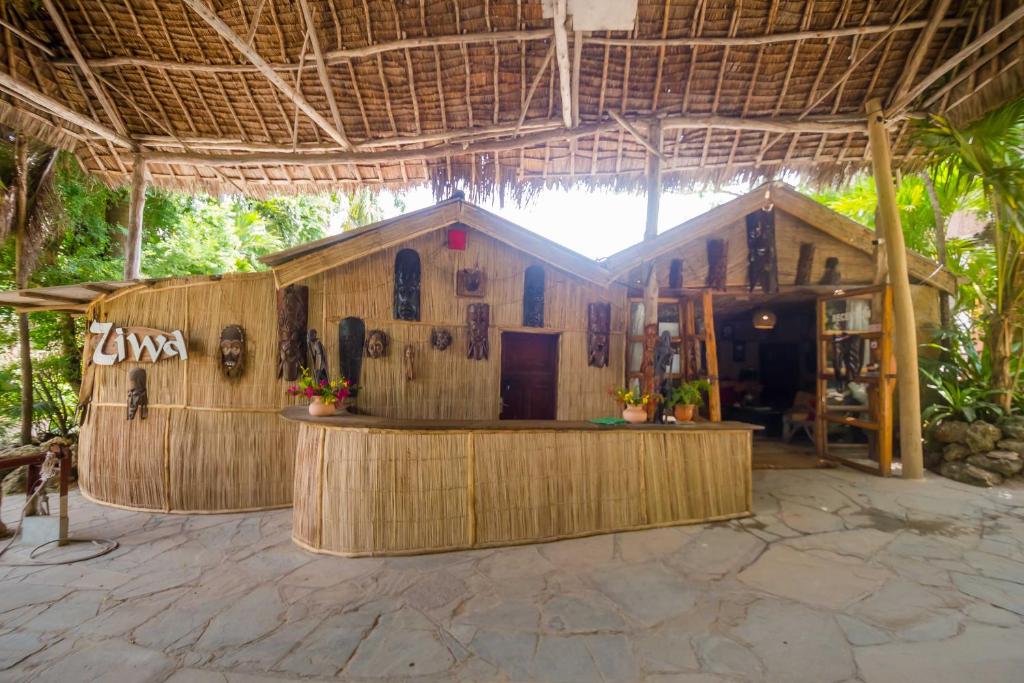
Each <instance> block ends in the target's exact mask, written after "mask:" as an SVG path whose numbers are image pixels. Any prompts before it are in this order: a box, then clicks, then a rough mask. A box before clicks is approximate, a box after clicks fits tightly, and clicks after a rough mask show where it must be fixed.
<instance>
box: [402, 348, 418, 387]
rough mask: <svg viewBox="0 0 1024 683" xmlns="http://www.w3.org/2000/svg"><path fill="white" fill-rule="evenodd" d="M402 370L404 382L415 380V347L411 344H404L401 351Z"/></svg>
mask: <svg viewBox="0 0 1024 683" xmlns="http://www.w3.org/2000/svg"><path fill="white" fill-rule="evenodd" d="M402 370H403V372H404V373H405V381H406V382H411V381H413V380H414V379H416V347H415V346H413V345H412V344H406V345H405V348H404V349H402Z"/></svg>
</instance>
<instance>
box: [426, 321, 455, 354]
mask: <svg viewBox="0 0 1024 683" xmlns="http://www.w3.org/2000/svg"><path fill="white" fill-rule="evenodd" d="M430 345H431V346H433V347H434V348H435V349H437V350H438V351H444V350H445V349H447V348H448V347H449V346H451V345H452V333H451V332H450V331H449V330H447V329H445V328H443V327H441V328H434V329H433V330H431V331H430Z"/></svg>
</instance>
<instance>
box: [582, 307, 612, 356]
mask: <svg viewBox="0 0 1024 683" xmlns="http://www.w3.org/2000/svg"><path fill="white" fill-rule="evenodd" d="M611 318H612V305H611V304H608V303H598V304H589V305H588V306H587V365H589V366H590V367H592V368H605V367H608V343H609V339H610V337H611Z"/></svg>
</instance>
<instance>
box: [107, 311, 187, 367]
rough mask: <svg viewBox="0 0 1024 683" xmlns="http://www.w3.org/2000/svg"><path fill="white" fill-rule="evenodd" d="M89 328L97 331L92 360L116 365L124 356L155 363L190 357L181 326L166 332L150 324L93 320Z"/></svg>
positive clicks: (129, 358)
mask: <svg viewBox="0 0 1024 683" xmlns="http://www.w3.org/2000/svg"><path fill="white" fill-rule="evenodd" d="M89 332H91V333H92V334H94V335H96V337H94V338H93V339H92V340H90V341H91V343H92V348H93V351H92V362H93V363H95V364H96V365H114V364H115V363H120V362H121V361H124V360H134V361H139V362H146V361H148V362H150V363H155V362H157V361H158V360H162V359H164V358H181V359H182V360H188V349H186V348H185V338H184V337H183V336H182V334H181V332H180V331H179V330H175V331H174V332H171V333H167V332H161V331H160V330H153V329H150V328H148V327H128V328H125V327H115V326H114V323H101V322H99V321H97V320H94V321H93V322H92V324H91V325H90V326H89Z"/></svg>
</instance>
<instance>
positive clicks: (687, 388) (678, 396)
mask: <svg viewBox="0 0 1024 683" xmlns="http://www.w3.org/2000/svg"><path fill="white" fill-rule="evenodd" d="M710 390H711V382H709V381H707V380H706V379H695V380H691V381H689V382H683V383H682V384H680V385H679V386H677V387H675V388H674V389H672V391H670V392H669V393H668V396H666V397H665V405H666V406H667V407H669V408H674V407H676V406H702V405H704V394H705V393H706V392H708V391H710Z"/></svg>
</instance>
